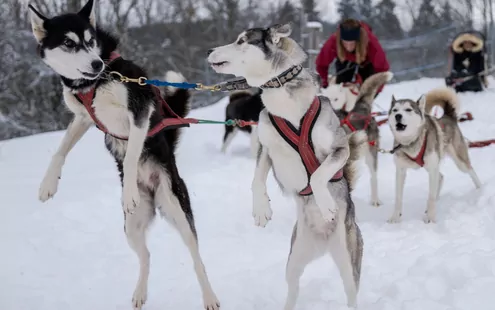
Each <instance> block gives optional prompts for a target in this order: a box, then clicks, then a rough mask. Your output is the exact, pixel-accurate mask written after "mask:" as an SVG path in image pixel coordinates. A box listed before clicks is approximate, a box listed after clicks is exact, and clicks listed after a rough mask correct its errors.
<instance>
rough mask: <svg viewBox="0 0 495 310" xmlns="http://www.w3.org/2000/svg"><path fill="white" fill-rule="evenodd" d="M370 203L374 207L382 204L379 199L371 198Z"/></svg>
mask: <svg viewBox="0 0 495 310" xmlns="http://www.w3.org/2000/svg"><path fill="white" fill-rule="evenodd" d="M370 203H371V205H372V206H373V207H375V208H378V207H379V206H381V205H382V204H383V203H382V202H381V200H380V199H372V200H371V202H370Z"/></svg>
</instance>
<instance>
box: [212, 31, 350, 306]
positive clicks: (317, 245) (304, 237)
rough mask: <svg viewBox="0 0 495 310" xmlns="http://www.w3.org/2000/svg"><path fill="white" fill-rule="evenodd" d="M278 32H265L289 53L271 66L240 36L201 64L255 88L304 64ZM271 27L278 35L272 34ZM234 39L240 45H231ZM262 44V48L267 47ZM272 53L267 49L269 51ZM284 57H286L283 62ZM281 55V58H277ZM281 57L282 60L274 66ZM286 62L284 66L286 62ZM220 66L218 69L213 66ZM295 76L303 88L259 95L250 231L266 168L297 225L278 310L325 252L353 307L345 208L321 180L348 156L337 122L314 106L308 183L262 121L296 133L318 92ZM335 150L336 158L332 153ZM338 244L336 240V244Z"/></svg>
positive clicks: (260, 215) (265, 214)
mask: <svg viewBox="0 0 495 310" xmlns="http://www.w3.org/2000/svg"><path fill="white" fill-rule="evenodd" d="M286 26H287V25H284V26H282V27H275V28H273V27H271V28H269V31H270V33H271V35H272V41H274V42H275V44H277V42H280V43H281V44H282V45H281V46H284V48H285V49H283V50H282V49H278V50H277V51H276V53H290V54H288V55H286V56H282V55H281V56H280V59H279V58H278V57H275V58H277V60H278V62H274V61H273V60H272V59H270V57H268V56H267V55H265V54H264V53H263V51H262V50H261V49H259V48H258V47H256V46H254V45H250V44H247V43H242V41H243V40H244V36H245V33H241V34H240V35H239V37H238V39H237V40H236V42H234V43H232V44H228V45H225V46H220V47H217V48H215V49H214V51H213V52H212V53H211V54H210V55H209V57H208V61H209V62H210V64H211V65H212V68H213V69H214V70H215V71H217V72H219V73H226V74H235V75H238V76H243V77H245V78H246V80H247V82H248V84H249V85H251V86H260V85H262V84H264V83H265V82H267V81H268V80H269V79H271V78H273V77H275V76H277V75H279V74H280V73H282V72H283V71H285V70H286V69H288V68H289V67H290V66H291V65H295V64H299V63H302V62H303V61H304V60H305V59H306V55H305V53H304V52H303V51H302V49H300V48H298V47H295V46H294V44H295V43H293V41H284V42H281V41H282V40H287V39H284V37H286V36H288V35H289V34H290V31H286V30H287V29H286ZM277 29H283V31H280V32H279V31H278V30H277ZM239 40H240V42H241V44H238V43H239ZM267 44H270V43H267ZM273 48H274V49H276V48H275V47H273ZM289 55H290V57H289ZM284 57H285V58H284ZM281 58H284V61H285V62H283V61H281ZM287 59H290V61H287ZM221 62H226V63H225V64H223V65H218V64H219V63H221ZM300 78H301V79H304V82H302V83H304V86H299V87H298V88H297V89H290V87H289V86H286V87H282V88H276V89H265V90H264V91H263V93H262V95H261V97H262V100H263V103H264V105H265V107H266V109H264V110H263V111H262V112H261V113H260V117H259V121H258V138H259V142H260V144H261V152H260V156H259V157H258V162H257V165H256V169H255V172H254V178H253V182H252V185H251V188H252V194H253V213H252V216H253V218H254V222H255V225H257V226H261V227H265V226H266V224H267V223H268V222H269V221H270V220H271V218H272V215H273V212H272V209H271V206H270V199H269V196H268V194H267V187H266V181H267V177H268V172H269V171H270V169H273V173H274V175H276V177H277V180H278V181H279V182H280V184H281V186H282V187H283V188H284V190H285V192H286V193H288V194H291V195H292V196H293V197H294V200H295V202H296V205H297V214H298V216H297V226H298V228H299V227H300V226H301V233H300V234H299V233H298V234H297V236H296V239H295V244H294V247H293V251H292V252H291V254H290V255H289V259H288V262H287V270H286V280H287V284H288V294H287V299H286V306H285V310H292V309H293V308H294V306H295V302H296V299H297V295H298V292H299V278H300V276H301V275H302V272H303V270H304V268H305V266H306V265H307V264H308V263H309V262H311V261H312V260H314V259H315V258H316V257H318V256H321V255H322V254H323V253H326V252H330V253H331V254H332V255H333V257H334V261H335V263H336V264H337V265H338V267H339V269H340V271H341V272H342V273H346V274H344V275H342V279H343V282H344V286H345V289H346V292H347V293H348V303H349V304H350V305H354V304H355V301H356V294H357V288H356V286H355V283H354V281H353V280H351V281H349V279H351V278H352V273H349V270H352V268H351V269H349V268H348V267H349V265H347V264H350V259H349V257H348V256H347V257H345V255H348V249H347V244H346V243H345V241H344V240H346V229H345V224H344V220H345V214H346V211H347V208H346V206H347V202H346V201H342V199H340V198H336V197H337V195H335V196H334V194H335V191H336V190H338V189H336V188H334V187H333V185H332V184H329V182H328V180H329V178H331V176H332V175H334V174H335V173H336V172H337V171H338V170H339V169H341V168H342V167H343V166H344V164H345V162H346V160H347V158H348V156H349V144H348V141H347V137H346V134H345V131H344V129H343V128H341V127H340V121H339V119H338V117H337V116H336V115H335V113H334V111H333V110H332V108H331V107H330V106H329V105H325V104H322V106H321V111H320V114H319V116H318V118H317V119H316V121H315V124H314V126H313V129H312V132H311V137H310V139H311V141H312V143H313V146H314V149H315V155H316V157H317V159H318V161H319V162H320V163H321V165H320V166H319V167H318V169H317V170H316V171H315V172H314V173H313V175H312V176H311V177H310V179H309V180H308V176H307V174H306V170H305V168H304V165H303V163H302V161H301V158H300V156H299V154H298V153H297V152H296V151H295V150H294V149H293V148H292V147H291V146H290V145H289V144H288V143H287V142H286V141H285V140H284V139H283V137H281V136H280V134H279V133H278V132H277V130H276V129H275V128H274V127H273V125H272V124H271V122H270V119H269V116H268V111H269V112H270V113H271V114H274V115H277V116H279V117H282V118H284V119H285V120H287V121H289V122H291V123H292V125H293V126H294V127H295V128H296V129H297V128H299V124H300V120H301V118H302V117H303V116H304V115H305V114H306V112H307V110H308V108H309V107H310V105H311V103H312V102H313V99H314V97H315V96H316V95H317V92H318V86H317V85H316V83H314V82H313V80H312V78H311V77H310V74H309V73H308V72H307V71H306V70H303V71H302V72H301V73H300ZM336 150H338V151H339V152H340V153H338V154H336V153H335V152H336ZM308 182H309V183H310V185H311V187H312V190H313V195H310V196H308V197H304V198H303V197H300V196H299V195H298V192H299V191H300V190H301V189H303V188H305V187H306V185H307V184H308ZM337 240H338V241H337Z"/></svg>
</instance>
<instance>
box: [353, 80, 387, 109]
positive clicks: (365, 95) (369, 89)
mask: <svg viewBox="0 0 495 310" xmlns="http://www.w3.org/2000/svg"><path fill="white" fill-rule="evenodd" d="M393 77H394V74H393V73H392V72H390V71H387V72H378V73H375V74H373V75H372V76H370V77H369V78H367V79H366V80H365V81H364V83H363V85H361V88H360V89H359V94H358V96H357V98H356V106H358V104H361V103H365V104H367V105H368V106H369V107H371V106H372V104H373V99H374V98H375V95H376V92H377V91H378V88H380V87H381V86H382V85H383V84H385V83H387V82H388V81H390V80H391V79H392V78H393Z"/></svg>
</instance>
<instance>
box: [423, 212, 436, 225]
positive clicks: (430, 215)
mask: <svg viewBox="0 0 495 310" xmlns="http://www.w3.org/2000/svg"><path fill="white" fill-rule="evenodd" d="M423 221H424V222H425V224H430V223H436V221H437V220H436V215H435V212H428V211H426V212H425V215H424V216H423Z"/></svg>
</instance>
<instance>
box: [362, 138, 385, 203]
mask: <svg viewBox="0 0 495 310" xmlns="http://www.w3.org/2000/svg"><path fill="white" fill-rule="evenodd" d="M365 159H366V165H367V166H368V168H369V169H370V174H371V177H370V182H371V205H372V206H374V207H378V206H380V205H381V204H382V203H381V201H380V199H378V176H377V170H378V146H377V145H368V151H367V152H366V157H365Z"/></svg>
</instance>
